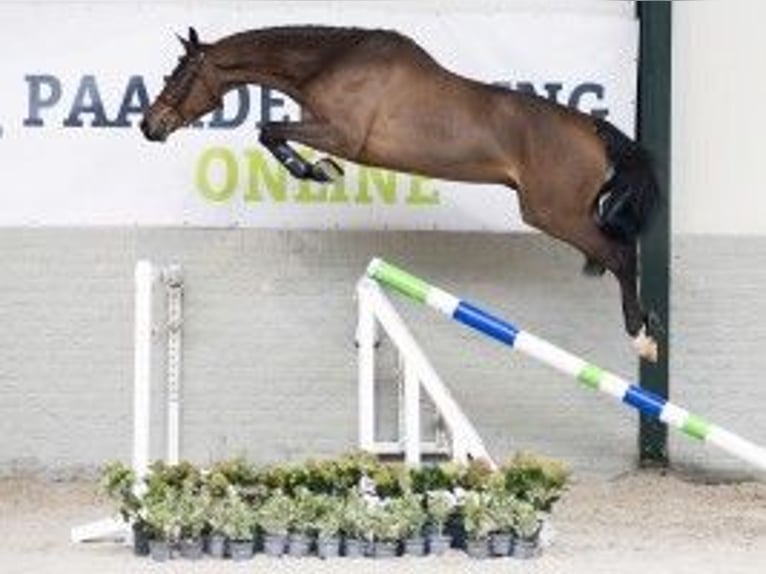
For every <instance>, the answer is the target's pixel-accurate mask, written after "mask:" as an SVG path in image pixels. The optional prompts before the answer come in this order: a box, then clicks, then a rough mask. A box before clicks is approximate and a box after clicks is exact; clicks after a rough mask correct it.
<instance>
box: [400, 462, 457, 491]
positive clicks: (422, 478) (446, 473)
mask: <svg viewBox="0 0 766 574" xmlns="http://www.w3.org/2000/svg"><path fill="white" fill-rule="evenodd" d="M459 473H460V467H459V466H457V465H455V464H453V463H443V464H432V465H423V466H420V467H416V468H413V469H411V470H410V477H411V481H412V491H413V492H417V493H420V494H426V493H427V492H431V491H434V490H452V489H453V488H454V487H455V486H457V477H458V475H459Z"/></svg>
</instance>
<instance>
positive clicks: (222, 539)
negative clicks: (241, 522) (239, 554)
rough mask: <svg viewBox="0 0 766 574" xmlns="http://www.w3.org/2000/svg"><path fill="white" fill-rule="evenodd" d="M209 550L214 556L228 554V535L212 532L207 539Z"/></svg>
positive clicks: (219, 556)
mask: <svg viewBox="0 0 766 574" xmlns="http://www.w3.org/2000/svg"><path fill="white" fill-rule="evenodd" d="M207 552H208V554H210V556H212V557H213V558H223V557H225V556H226V536H224V535H223V534H211V535H210V536H209V537H208V539H207Z"/></svg>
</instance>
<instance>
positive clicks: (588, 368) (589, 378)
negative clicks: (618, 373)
mask: <svg viewBox="0 0 766 574" xmlns="http://www.w3.org/2000/svg"><path fill="white" fill-rule="evenodd" d="M603 376H604V371H602V370H601V369H599V368H598V367H597V366H596V365H585V367H583V370H582V371H580V372H579V373H578V374H577V380H578V381H580V382H581V383H583V384H584V385H585V386H588V387H590V388H592V389H596V390H598V388H599V385H600V384H601V377H603Z"/></svg>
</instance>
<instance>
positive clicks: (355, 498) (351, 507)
mask: <svg viewBox="0 0 766 574" xmlns="http://www.w3.org/2000/svg"><path fill="white" fill-rule="evenodd" d="M341 530H342V531H343V533H344V534H345V535H346V536H347V537H349V538H356V539H368V540H369V539H371V538H372V533H371V530H372V519H371V515H370V511H369V505H368V503H367V501H366V500H365V499H364V498H363V497H362V496H361V495H360V494H359V493H358V492H356V491H351V493H349V495H348V496H347V497H346V499H345V501H344V502H343V508H342V511H341Z"/></svg>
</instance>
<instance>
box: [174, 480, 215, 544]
mask: <svg viewBox="0 0 766 574" xmlns="http://www.w3.org/2000/svg"><path fill="white" fill-rule="evenodd" d="M176 504H177V512H178V529H179V535H180V536H181V538H184V539H191V538H199V537H200V536H201V535H202V531H203V530H204V529H205V526H206V524H207V508H208V505H207V504H206V500H205V495H204V494H203V493H202V491H201V490H200V488H199V485H197V484H195V483H194V482H193V481H191V480H190V481H187V482H184V483H183V484H182V485H181V490H180V491H179V492H178V496H177V499H176Z"/></svg>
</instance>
